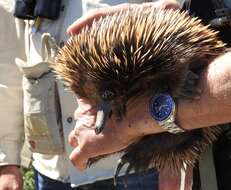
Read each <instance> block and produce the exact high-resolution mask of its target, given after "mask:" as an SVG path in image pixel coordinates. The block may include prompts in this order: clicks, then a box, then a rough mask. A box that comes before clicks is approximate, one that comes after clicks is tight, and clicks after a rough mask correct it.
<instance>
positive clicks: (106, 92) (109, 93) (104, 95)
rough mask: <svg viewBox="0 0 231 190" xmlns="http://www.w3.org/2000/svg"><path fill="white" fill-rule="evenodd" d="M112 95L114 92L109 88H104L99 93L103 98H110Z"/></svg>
mask: <svg viewBox="0 0 231 190" xmlns="http://www.w3.org/2000/svg"><path fill="white" fill-rule="evenodd" d="M114 96H115V93H114V92H112V91H111V90H105V91H104V92H103V93H102V95H101V97H102V98H103V99H105V100H108V99H111V98H113V97H114Z"/></svg>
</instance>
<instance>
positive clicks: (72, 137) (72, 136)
mask: <svg viewBox="0 0 231 190" xmlns="http://www.w3.org/2000/svg"><path fill="white" fill-rule="evenodd" d="M68 142H69V144H70V145H71V146H72V147H73V148H74V147H76V146H78V139H77V137H76V133H75V130H72V131H71V132H70V134H69V135H68Z"/></svg>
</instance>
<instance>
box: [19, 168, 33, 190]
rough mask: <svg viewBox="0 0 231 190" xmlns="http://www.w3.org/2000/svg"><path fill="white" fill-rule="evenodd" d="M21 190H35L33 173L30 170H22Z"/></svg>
mask: <svg viewBox="0 0 231 190" xmlns="http://www.w3.org/2000/svg"><path fill="white" fill-rule="evenodd" d="M22 173H23V190H35V183H34V172H33V170H32V169H22Z"/></svg>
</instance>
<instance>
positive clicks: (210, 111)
mask: <svg viewBox="0 0 231 190" xmlns="http://www.w3.org/2000/svg"><path fill="white" fill-rule="evenodd" d="M199 87H200V88H201V90H202V93H201V98H200V99H199V100H185V99H180V100H179V101H178V102H177V114H176V121H177V123H178V124H179V125H180V126H182V127H183V128H185V129H188V130H190V129H195V128H201V127H207V126H213V125H217V124H221V123H227V122H230V121H231V98H230V97H231V53H226V54H225V55H223V56H221V57H219V58H217V59H216V60H214V61H213V62H212V63H211V64H210V65H209V66H208V67H207V68H206V69H205V70H203V71H202V73H201V75H200V82H199ZM149 99H150V97H145V98H144V101H143V100H142V101H139V102H136V104H137V109H132V106H133V105H131V108H130V109H128V110H129V112H128V115H127V119H126V120H125V121H123V122H124V123H121V124H122V125H126V126H131V127H133V126H134V127H135V129H134V131H135V132H136V133H138V134H140V135H143V134H153V133H159V132H163V131H164V130H163V129H161V128H160V127H158V126H157V124H156V122H155V121H154V119H153V118H152V117H151V116H150V114H149V111H148V104H149ZM128 128H129V127H128ZM128 130H129V129H128ZM129 131H130V130H129Z"/></svg>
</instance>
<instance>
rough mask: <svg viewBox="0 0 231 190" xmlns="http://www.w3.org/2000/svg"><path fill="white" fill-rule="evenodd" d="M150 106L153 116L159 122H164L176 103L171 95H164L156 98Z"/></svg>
mask: <svg viewBox="0 0 231 190" xmlns="http://www.w3.org/2000/svg"><path fill="white" fill-rule="evenodd" d="M149 105H150V107H149V111H150V114H151V116H152V117H153V118H154V119H155V120H157V121H163V120H165V119H166V118H168V116H169V115H170V114H171V112H172V110H173V108H174V106H175V103H174V101H173V99H172V97H171V96H170V95H169V94H167V93H163V94H158V95H156V96H154V97H153V98H152V99H151V102H150V104H149Z"/></svg>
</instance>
